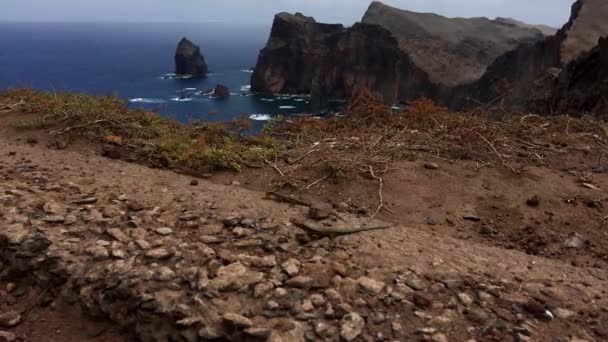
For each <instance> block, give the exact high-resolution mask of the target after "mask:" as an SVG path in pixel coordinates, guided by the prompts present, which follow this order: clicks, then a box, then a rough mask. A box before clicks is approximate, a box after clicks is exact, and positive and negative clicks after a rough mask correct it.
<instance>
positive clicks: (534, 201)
mask: <svg viewBox="0 0 608 342" xmlns="http://www.w3.org/2000/svg"><path fill="white" fill-rule="evenodd" d="M526 204H527V205H528V206H530V207H532V208H536V207H538V206H539V205H540V197H538V195H534V196H532V197H530V198H528V199H527V200H526Z"/></svg>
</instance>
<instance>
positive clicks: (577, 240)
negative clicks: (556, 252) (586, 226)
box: [564, 234, 585, 248]
mask: <svg viewBox="0 0 608 342" xmlns="http://www.w3.org/2000/svg"><path fill="white" fill-rule="evenodd" d="M564 246H565V247H566V248H582V247H584V246H585V240H583V239H582V238H581V236H580V235H579V234H574V235H573V236H571V237H569V238H568V239H566V241H564Z"/></svg>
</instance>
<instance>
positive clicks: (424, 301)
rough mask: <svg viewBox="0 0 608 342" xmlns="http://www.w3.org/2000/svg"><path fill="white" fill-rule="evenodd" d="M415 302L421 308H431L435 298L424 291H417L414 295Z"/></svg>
mask: <svg viewBox="0 0 608 342" xmlns="http://www.w3.org/2000/svg"><path fill="white" fill-rule="evenodd" d="M412 300H413V301H414V304H416V305H417V306H419V307H421V308H429V307H431V305H432V304H433V299H432V297H431V295H430V294H428V293H423V292H416V293H414V296H413V297H412Z"/></svg>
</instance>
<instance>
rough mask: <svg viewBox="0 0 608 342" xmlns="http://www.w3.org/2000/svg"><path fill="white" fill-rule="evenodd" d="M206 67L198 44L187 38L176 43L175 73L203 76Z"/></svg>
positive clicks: (206, 70) (205, 73) (206, 69)
mask: <svg viewBox="0 0 608 342" xmlns="http://www.w3.org/2000/svg"><path fill="white" fill-rule="evenodd" d="M207 72H208V67H207V64H206V63H205V58H204V57H203V55H202V54H201V50H200V48H199V47H198V46H196V45H194V43H192V42H191V41H189V40H188V39H187V38H182V40H181V41H180V42H179V44H178V45H177V50H176V51H175V73H176V74H177V75H191V76H205V75H207Z"/></svg>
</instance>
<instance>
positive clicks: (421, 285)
mask: <svg viewBox="0 0 608 342" xmlns="http://www.w3.org/2000/svg"><path fill="white" fill-rule="evenodd" d="M405 285H407V286H409V287H410V288H411V289H413V290H416V291H422V290H424V289H426V286H427V285H426V283H425V282H424V281H423V280H422V279H420V278H418V276H416V275H411V276H409V277H407V278H406V279H405Z"/></svg>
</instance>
